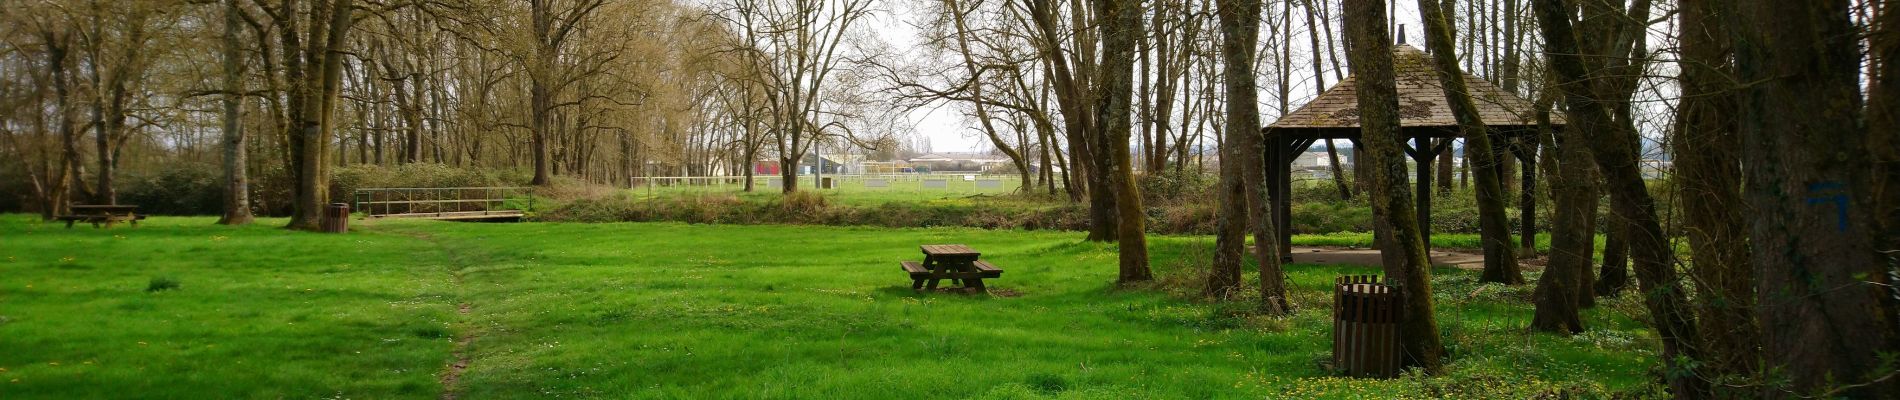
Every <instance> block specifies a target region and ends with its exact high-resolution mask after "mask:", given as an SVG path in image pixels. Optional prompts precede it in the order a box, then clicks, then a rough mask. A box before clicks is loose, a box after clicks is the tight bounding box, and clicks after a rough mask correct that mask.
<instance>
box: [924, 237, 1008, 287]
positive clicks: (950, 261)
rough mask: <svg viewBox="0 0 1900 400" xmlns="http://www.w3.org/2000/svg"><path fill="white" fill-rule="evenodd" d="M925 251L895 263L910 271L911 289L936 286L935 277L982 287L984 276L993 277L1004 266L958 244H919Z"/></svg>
mask: <svg viewBox="0 0 1900 400" xmlns="http://www.w3.org/2000/svg"><path fill="white" fill-rule="evenodd" d="M919 247H920V248H921V249H922V250H923V252H924V261H923V262H921V263H920V262H916V261H903V262H899V263H898V264H899V265H900V266H902V267H903V268H904V272H906V273H909V274H910V278H911V285H910V287H911V289H924V288H929V289H936V288H937V283H938V281H941V280H943V279H950V281H951V282H952V283H957V284H961V285H963V286H964V287H967V288H971V289H976V290H983V289H984V287H983V278H996V277H1001V276H1002V275H1003V270H1002V269H1001V268H997V267H996V266H995V265H991V264H990V263H989V262H986V261H983V260H980V259H979V258H980V257H982V254H981V253H978V252H977V251H976V249H972V248H970V246H965V245H961V244H926V245H923V246H919Z"/></svg>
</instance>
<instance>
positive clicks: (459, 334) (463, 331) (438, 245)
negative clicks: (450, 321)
mask: <svg viewBox="0 0 1900 400" xmlns="http://www.w3.org/2000/svg"><path fill="white" fill-rule="evenodd" d="M401 233H402V234H404V235H408V236H410V237H414V238H416V239H417V240H420V241H422V242H424V243H428V244H429V245H430V246H431V247H432V248H433V249H434V251H435V252H436V253H439V254H440V255H441V256H442V257H443V258H444V259H446V260H448V261H449V262H450V263H449V265H448V268H449V271H448V272H449V276H450V280H449V281H450V282H451V283H452V284H453V287H452V290H453V291H454V292H455V297H456V299H457V300H458V302H457V304H456V306H455V316H456V320H455V323H454V325H455V327H456V328H455V331H456V334H455V345H454V347H453V348H452V349H451V350H450V351H449V360H448V362H447V363H446V364H445V365H444V366H443V367H442V372H441V373H439V374H438V376H440V382H441V383H442V396H441V397H440V398H441V399H442V400H455V399H456V398H459V397H460V394H461V390H460V389H461V386H460V383H461V381H462V374H463V373H465V372H467V371H468V366H469V363H470V362H472V361H473V357H472V356H470V355H469V345H470V344H472V343H474V342H475V337H476V332H475V325H474V324H473V323H471V322H470V320H469V310H470V309H473V308H474V307H475V306H474V304H472V303H470V302H469V299H468V298H466V297H465V294H466V291H464V290H463V285H462V282H463V279H462V276H463V271H466V270H468V268H469V266H470V263H469V260H470V259H472V258H476V257H470V255H471V254H481V252H480V251H479V249H475V248H471V247H469V246H450V245H448V244H445V243H443V241H442V240H439V239H437V238H436V237H435V235H431V234H429V233H428V232H418V231H407V230H404V231H401Z"/></svg>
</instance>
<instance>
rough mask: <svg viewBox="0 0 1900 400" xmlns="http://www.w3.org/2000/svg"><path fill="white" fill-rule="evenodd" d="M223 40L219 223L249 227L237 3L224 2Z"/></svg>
mask: <svg viewBox="0 0 1900 400" xmlns="http://www.w3.org/2000/svg"><path fill="white" fill-rule="evenodd" d="M223 3H224V37H223V44H222V46H223V47H222V48H221V49H220V50H222V52H221V54H220V55H221V56H222V58H221V60H220V61H221V62H222V67H223V72H224V82H223V83H224V91H225V93H224V104H223V106H224V110H223V111H224V112H223V114H222V115H220V117H222V120H220V121H219V122H220V123H221V124H222V125H223V128H224V216H223V217H220V218H218V223H219V224H224V225H245V224H250V223H251V220H252V219H253V218H252V216H251V196H250V191H251V182H250V175H249V174H248V173H247V172H246V165H245V161H246V158H247V157H248V155H247V154H246V152H245V146H246V140H244V131H242V130H241V128H240V127H239V125H238V118H239V114H238V109H239V107H241V106H242V105H243V102H244V97H243V96H244V95H243V93H244V81H243V76H242V75H243V74H244V68H243V65H244V64H243V59H242V57H244V54H243V51H244V49H243V48H242V46H243V45H242V44H241V43H240V42H238V29H240V28H239V24H241V23H242V22H241V20H240V18H239V17H238V13H240V12H243V11H241V10H239V9H238V4H237V0H224V2H223Z"/></svg>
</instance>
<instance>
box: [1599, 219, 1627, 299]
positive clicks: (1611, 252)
mask: <svg viewBox="0 0 1900 400" xmlns="http://www.w3.org/2000/svg"><path fill="white" fill-rule="evenodd" d="M1599 196H1600V195H1599ZM1603 223H1604V225H1605V226H1604V228H1603V231H1604V232H1603V266H1602V267H1601V270H1602V272H1600V273H1598V277H1597V281H1596V287H1595V288H1594V289H1595V290H1596V293H1597V295H1598V296H1615V295H1616V294H1617V293H1622V292H1623V288H1625V287H1629V282H1630V274H1629V270H1630V269H1629V264H1630V263H1629V261H1630V243H1629V235H1630V233H1629V224H1627V223H1625V222H1624V221H1623V220H1620V219H1617V218H1616V215H1615V214H1614V213H1612V215H1610V217H1609V218H1607V219H1606V220H1605V221H1604V222H1603Z"/></svg>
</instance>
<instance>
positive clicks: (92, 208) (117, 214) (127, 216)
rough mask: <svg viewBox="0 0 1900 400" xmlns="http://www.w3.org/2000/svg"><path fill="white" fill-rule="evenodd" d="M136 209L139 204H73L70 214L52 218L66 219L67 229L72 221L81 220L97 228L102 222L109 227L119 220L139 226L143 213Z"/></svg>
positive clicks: (143, 216) (70, 226)
mask: <svg viewBox="0 0 1900 400" xmlns="http://www.w3.org/2000/svg"><path fill="white" fill-rule="evenodd" d="M138 210H139V206H133V205H73V206H72V211H73V214H72V215H61V216H57V217H54V218H55V219H58V220H60V221H66V228H67V229H72V227H73V223H75V222H82V221H83V222H87V223H91V224H92V227H93V228H98V227H99V226H100V225H102V224H103V225H105V226H106V227H107V228H110V227H112V224H116V223H120V222H128V223H131V224H132V226H139V221H141V220H144V219H145V215H143V214H139V213H138Z"/></svg>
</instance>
